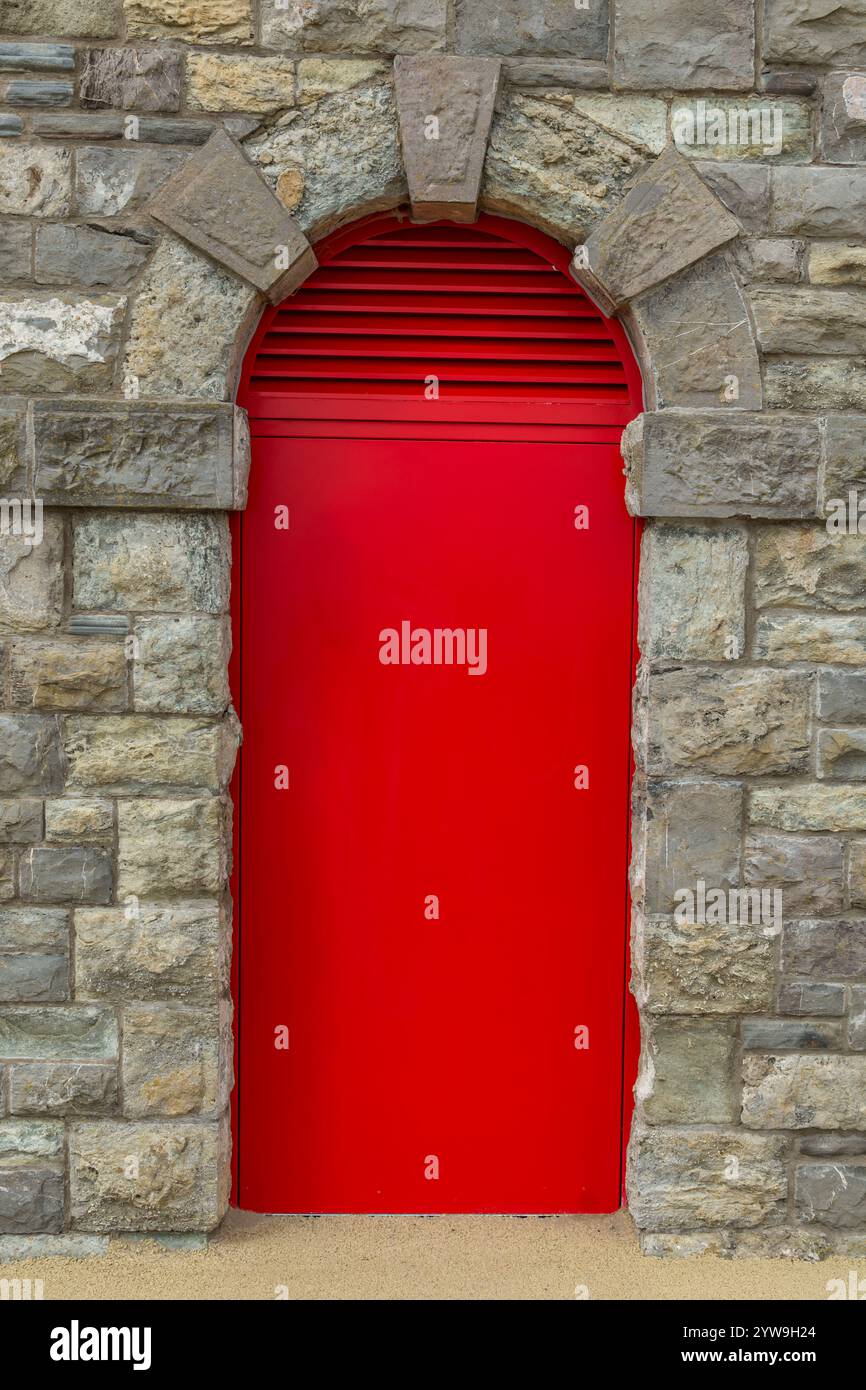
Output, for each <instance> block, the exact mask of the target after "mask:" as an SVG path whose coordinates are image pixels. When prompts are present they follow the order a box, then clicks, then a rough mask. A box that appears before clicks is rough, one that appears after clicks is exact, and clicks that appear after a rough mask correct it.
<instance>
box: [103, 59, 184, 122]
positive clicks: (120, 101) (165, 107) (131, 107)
mask: <svg viewBox="0 0 866 1390" xmlns="http://www.w3.org/2000/svg"><path fill="white" fill-rule="evenodd" d="M182 84H183V57H182V55H181V54H180V53H178V52H177V51H176V50H174V49H170V48H159V49H139V48H90V49H87V50H86V51H85V53H84V61H83V63H82V68H81V77H80V95H81V105H82V106H85V107H97V108H98V107H102V106H116V107H120V108H121V109H122V110H124V111H178V110H179V109H180V103H181V96H182Z"/></svg>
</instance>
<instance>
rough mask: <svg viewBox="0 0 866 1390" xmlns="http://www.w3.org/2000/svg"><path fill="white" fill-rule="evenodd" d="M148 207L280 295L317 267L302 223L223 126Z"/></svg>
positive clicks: (183, 234) (185, 235)
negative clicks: (282, 202) (294, 216)
mask: <svg viewBox="0 0 866 1390" xmlns="http://www.w3.org/2000/svg"><path fill="white" fill-rule="evenodd" d="M149 210H150V212H151V215H152V216H153V217H155V218H156V220H157V221H158V222H161V223H163V224H164V225H165V226H166V227H168V228H170V230H171V231H173V232H176V233H177V235H178V236H181V237H183V238H184V240H185V241H188V242H190V243H191V244H192V245H193V246H195V247H196V248H197V249H198V250H201V251H204V252H205V253H206V254H207V255H209V256H211V257H212V258H213V259H214V260H216V261H218V262H219V263H220V264H221V265H224V266H227V267H228V268H229V269H230V270H233V271H234V272H235V274H236V275H240V276H241V277H242V278H243V279H244V280H247V281H249V282H250V284H252V285H254V286H255V287H256V289H257V290H260V291H261V293H263V294H265V295H267V297H268V298H269V299H270V300H271V301H272V302H273V303H279V301H280V300H281V299H284V298H285V297H286V295H287V294H290V293H291V292H292V290H294V289H295V288H296V287H297V286H298V285H299V284H301V283H302V282H303V281H304V280H305V279H306V278H307V276H308V275H309V274H310V272H311V271H312V270H314V269H315V266H316V258H315V254H314V252H313V250H312V247H311V246H310V244H309V242H308V241H307V238H306V237H305V236H304V234H303V232H302V231H301V229H300V227H299V226H298V224H297V223H296V222H295V220H294V218H293V217H292V216H291V214H290V213H288V212H287V211H286V209H285V208H284V207H283V205H282V204H281V203H280V201H279V199H278V198H277V197H276V195H275V194H274V193H272V192H271V190H270V188H269V187H268V185H267V183H266V182H265V180H264V179H263V178H262V177H261V175H260V174H259V172H258V170H257V169H256V167H255V165H253V164H251V163H250V161H249V159H248V158H247V156H246V155H245V154H244V152H243V150H242V149H241V147H240V146H239V145H238V144H237V143H236V142H235V141H234V140H233V139H232V137H231V136H230V135H229V134H228V133H227V132H226V131H224V130H215V131H214V133H213V135H212V136H211V138H210V140H208V142H207V144H206V145H205V146H203V148H202V149H201V150H198V151H196V153H195V154H193V155H191V156H190V158H189V159H188V160H187V162H186V164H185V165H184V166H183V168H182V169H180V170H179V171H178V173H177V174H176V175H173V176H172V178H171V179H169V181H168V183H166V184H164V185H163V186H162V188H161V189H160V191H159V193H158V194H157V195H156V197H155V198H154V199H152V200H151V203H150V207H149Z"/></svg>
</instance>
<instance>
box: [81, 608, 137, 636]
mask: <svg viewBox="0 0 866 1390" xmlns="http://www.w3.org/2000/svg"><path fill="white" fill-rule="evenodd" d="M66 630H67V632H68V633H70V635H71V636H73V637H107V636H114V637H125V636H126V635H127V634H128V632H129V618H128V617H127V616H126V614H125V613H73V614H72V615H71V617H70V618H69V621H68V623H67V624H66Z"/></svg>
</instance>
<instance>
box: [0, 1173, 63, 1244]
mask: <svg viewBox="0 0 866 1390" xmlns="http://www.w3.org/2000/svg"><path fill="white" fill-rule="evenodd" d="M62 1229H63V1173H62V1171H61V1169H60V1168H59V1167H45V1166H41V1167H40V1166H36V1165H34V1166H33V1167H15V1168H6V1167H4V1166H3V1164H2V1162H0V1234H2V1235H13V1236H14V1235H25V1234H28V1235H29V1234H31V1233H33V1232H40V1231H42V1232H50V1231H60V1230H62Z"/></svg>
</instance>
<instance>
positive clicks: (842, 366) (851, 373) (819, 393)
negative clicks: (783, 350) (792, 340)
mask: <svg viewBox="0 0 866 1390" xmlns="http://www.w3.org/2000/svg"><path fill="white" fill-rule="evenodd" d="M764 391H765V404H766V405H767V407H768V408H769V409H771V410H861V411H866V358H863V357H858V358H847V357H835V358H834V357H829V358H824V359H823V360H822V359H818V360H817V361H813V360H810V359H808V358H803V357H800V358H794V359H793V360H792V361H785V360H784V359H782V358H772V357H771V358H767V359H765V362H764Z"/></svg>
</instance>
